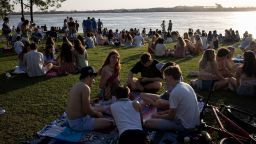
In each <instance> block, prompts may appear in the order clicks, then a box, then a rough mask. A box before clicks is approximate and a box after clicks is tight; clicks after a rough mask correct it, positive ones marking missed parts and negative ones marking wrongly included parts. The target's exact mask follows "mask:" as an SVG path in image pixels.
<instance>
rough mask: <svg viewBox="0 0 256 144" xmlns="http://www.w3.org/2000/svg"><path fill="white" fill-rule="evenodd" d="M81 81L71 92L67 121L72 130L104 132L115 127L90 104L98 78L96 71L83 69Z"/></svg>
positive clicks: (89, 67) (91, 68)
mask: <svg viewBox="0 0 256 144" xmlns="http://www.w3.org/2000/svg"><path fill="white" fill-rule="evenodd" d="M80 73H81V75H80V78H79V79H80V81H79V82H77V83H76V84H75V85H74V86H73V87H72V88H71V90H70V92H69V96H68V104H67V110H66V112H67V121H68V125H69V127H70V128H71V129H73V130H76V131H85V130H102V129H109V128H112V127H113V121H111V120H108V119H106V118H103V115H102V113H101V112H99V111H97V110H96V109H95V108H93V107H92V106H91V104H90V97H91V86H92V84H93V82H94V81H95V80H94V79H95V77H96V76H97V72H96V70H95V69H94V68H93V67H91V66H87V67H83V68H82V69H81V71H80Z"/></svg>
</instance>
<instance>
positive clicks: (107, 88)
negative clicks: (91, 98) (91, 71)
mask: <svg viewBox="0 0 256 144" xmlns="http://www.w3.org/2000/svg"><path fill="white" fill-rule="evenodd" d="M120 69H121V65H120V55H119V53H118V52H117V51H116V50H113V51H111V52H110V53H109V54H108V56H107V58H106V60H105V62H104V64H103V65H102V67H101V68H100V70H99V74H100V75H101V78H100V84H99V88H100V94H99V97H100V98H101V99H105V100H109V99H110V98H111V92H112V91H113V89H114V88H115V87H116V86H117V85H119V83H120Z"/></svg>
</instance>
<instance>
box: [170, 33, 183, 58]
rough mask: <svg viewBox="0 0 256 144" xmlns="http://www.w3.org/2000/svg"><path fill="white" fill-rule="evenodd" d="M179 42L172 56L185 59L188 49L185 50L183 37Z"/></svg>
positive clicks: (179, 38)
mask: <svg viewBox="0 0 256 144" xmlns="http://www.w3.org/2000/svg"><path fill="white" fill-rule="evenodd" d="M177 40H178V41H177V44H176V45H175V47H174V51H173V53H172V55H173V56H174V57H177V58H183V57H185V54H186V49H185V47H186V43H185V41H184V39H183V38H182V37H178V39H177Z"/></svg>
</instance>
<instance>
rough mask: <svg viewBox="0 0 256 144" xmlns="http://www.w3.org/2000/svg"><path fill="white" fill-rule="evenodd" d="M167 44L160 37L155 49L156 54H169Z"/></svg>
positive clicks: (160, 55)
mask: <svg viewBox="0 0 256 144" xmlns="http://www.w3.org/2000/svg"><path fill="white" fill-rule="evenodd" d="M166 50H167V49H166V46H165V44H164V39H163V38H158V40H157V43H156V48H155V49H154V53H155V56H158V57H162V56H166V55H167V51H166Z"/></svg>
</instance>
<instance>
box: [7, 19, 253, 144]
mask: <svg viewBox="0 0 256 144" xmlns="http://www.w3.org/2000/svg"><path fill="white" fill-rule="evenodd" d="M8 21H9V19H8V18H7V17H6V18H4V24H3V29H2V30H3V35H4V36H5V37H6V38H8V39H9V37H10V33H11V29H9V28H10V27H9V26H8ZM32 25H33V26H32ZM32 25H31V24H29V21H28V20H25V19H23V18H22V19H21V22H20V23H19V24H18V26H17V29H16V30H15V32H13V35H12V39H14V40H11V41H8V43H9V42H12V43H13V47H14V50H15V52H16V53H17V55H18V62H19V68H20V70H21V71H24V72H25V73H27V74H28V76H29V77H36V76H43V75H46V74H48V73H50V72H55V73H57V74H69V73H72V74H75V73H80V77H79V79H80V81H79V82H77V83H76V84H75V85H74V86H73V87H72V88H71V90H70V93H69V96H68V104H67V109H66V112H67V121H68V124H69V126H70V127H71V128H72V129H74V130H78V131H83V130H100V129H109V128H113V127H114V126H116V127H117V128H118V131H119V136H120V141H119V142H120V144H121V143H133V142H134V141H133V140H136V141H141V142H144V141H146V133H145V132H144V131H143V128H144V127H145V128H149V129H159V130H176V131H179V132H184V131H186V130H190V129H193V128H195V127H196V126H197V125H199V123H200V118H199V115H200V114H199V108H198V105H197V97H196V94H195V92H194V89H193V88H192V87H191V86H190V85H189V84H188V83H185V82H183V77H182V72H181V69H180V67H179V65H178V64H175V63H174V62H168V63H165V64H164V63H161V62H159V61H158V60H157V58H158V57H163V56H164V57H176V58H183V57H187V56H189V57H193V56H195V55H202V58H201V59H200V61H199V62H198V70H199V71H198V79H199V82H200V83H201V86H198V84H197V85H192V86H193V87H194V86H197V88H199V89H203V90H204V89H206V90H209V89H211V88H213V89H214V90H217V89H224V88H229V89H230V90H234V91H235V92H236V93H237V94H238V95H253V96H254V95H255V94H256V58H255V53H256V42H255V40H253V39H252V36H251V35H250V34H248V32H245V34H244V37H243V38H242V42H241V49H242V50H243V51H244V54H243V63H242V64H237V63H234V61H233V60H232V58H233V55H234V51H235V48H234V47H228V48H220V44H219V43H220V42H223V41H226V42H230V41H239V40H240V36H239V33H238V31H236V32H234V31H233V30H232V29H230V30H226V32H225V36H224V37H222V36H221V34H218V33H217V31H213V32H211V31H209V32H208V34H207V33H206V32H205V31H204V30H202V31H200V30H196V31H195V32H194V31H193V29H189V30H188V32H185V33H184V34H183V36H182V35H180V34H179V32H177V31H172V22H171V20H170V21H169V26H168V29H167V31H166V30H165V21H163V23H162V24H161V26H162V30H155V31H152V30H151V29H150V30H149V32H148V33H147V32H146V29H143V30H142V31H140V30H139V29H136V28H131V29H130V30H129V31H128V30H122V31H119V30H116V31H115V32H113V30H112V29H110V30H108V29H107V28H103V23H102V22H101V21H100V19H98V22H96V20H95V18H90V17H88V18H87V20H84V21H83V23H82V27H83V32H84V35H83V36H81V35H78V34H77V31H78V27H79V24H78V22H77V21H74V20H73V18H71V17H70V18H67V19H65V20H64V25H63V28H62V29H61V31H62V32H64V36H63V37H62V45H61V46H60V48H57V47H56V41H57V40H58V39H59V33H57V32H56V29H55V28H54V27H52V28H51V29H50V31H47V32H46V33H45V34H42V31H41V30H40V29H39V28H40V27H38V26H36V25H34V24H32ZM40 34H41V35H40ZM43 39H45V40H46V43H45V46H44V50H43V53H42V52H40V50H38V44H39V43H40V41H42V40H43ZM145 39H151V40H150V43H149V47H148V52H145V53H144V54H142V55H141V57H140V59H139V60H138V62H137V63H136V64H135V65H134V66H133V67H132V68H131V69H130V70H129V72H127V80H126V83H125V84H124V85H125V86H123V85H121V82H120V81H121V80H120V70H121V64H120V59H121V56H120V54H119V52H118V51H117V50H112V51H110V53H109V54H108V56H107V57H106V59H105V61H104V62H103V64H102V66H101V68H100V69H99V70H98V72H97V71H96V70H95V69H94V68H93V67H91V66H89V62H88V54H87V50H86V49H87V48H93V47H95V45H113V46H124V47H132V46H134V47H141V46H143V45H144V44H145ZM31 41H32V42H31ZM168 42H174V43H176V44H175V46H174V48H167V47H166V46H165V43H168ZM57 49H58V51H60V52H59V55H58V56H57V57H55V55H56V51H57ZM152 55H153V56H155V59H154V58H153V57H152ZM138 73H140V74H141V76H140V77H135V74H138ZM97 75H99V76H100V82H99V86H98V88H99V92H98V93H99V94H98V98H99V99H100V100H104V101H110V102H111V103H112V104H111V106H110V109H111V112H112V116H113V119H114V121H112V120H109V119H106V118H104V117H103V114H102V110H100V109H99V108H97V107H93V106H92V105H91V99H90V94H91V86H92V83H93V81H94V79H95V77H96V76H97ZM163 81H165V82H166V93H167V95H168V96H167V98H165V99H163V98H161V96H160V95H157V94H156V93H157V92H159V90H160V89H162V88H163V84H162V83H163ZM130 91H138V92H141V94H140V96H141V98H142V99H143V101H144V102H145V103H147V104H149V105H152V106H155V107H158V108H161V109H162V110H163V111H161V112H157V113H155V114H153V116H152V119H149V120H147V121H145V122H144V121H143V117H142V114H141V105H140V103H139V102H138V101H135V100H132V98H131V97H130Z"/></svg>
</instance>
